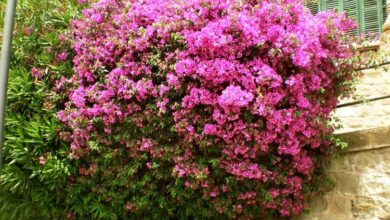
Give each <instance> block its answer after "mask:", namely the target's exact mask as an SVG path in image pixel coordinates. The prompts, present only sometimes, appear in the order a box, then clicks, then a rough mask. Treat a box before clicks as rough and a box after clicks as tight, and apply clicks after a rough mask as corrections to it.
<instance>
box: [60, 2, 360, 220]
mask: <svg viewBox="0 0 390 220" xmlns="http://www.w3.org/2000/svg"><path fill="white" fill-rule="evenodd" d="M81 2H82V1H81ZM83 15H84V18H83V19H82V20H76V21H73V23H72V33H73V36H72V40H73V49H74V51H75V56H74V58H73V63H74V66H75V73H74V75H73V76H72V77H71V78H69V79H65V78H63V79H62V81H61V82H59V83H58V85H59V86H58V87H57V89H58V93H62V94H66V97H67V99H66V100H65V102H64V108H63V110H62V111H60V112H59V113H58V117H59V119H60V120H61V121H62V122H63V123H64V124H65V125H66V126H67V127H68V130H69V132H68V133H67V132H64V133H63V135H64V138H66V139H67V140H68V141H69V142H70V143H71V152H72V156H73V157H74V158H76V159H80V158H83V157H85V156H86V155H89V154H90V153H91V152H92V151H93V150H94V148H93V145H92V144H91V142H93V143H94V144H96V143H98V145H99V146H101V147H107V148H114V149H122V148H123V149H126V150H127V151H128V157H132V158H135V159H137V158H141V157H142V158H145V157H143V156H142V155H144V156H145V155H146V158H147V159H146V161H145V164H144V166H145V167H146V168H147V169H146V171H145V172H156V171H155V170H154V169H157V170H159V169H165V170H166V169H168V170H169V175H171V177H172V178H175V179H177V180H180V181H176V182H175V183H174V184H181V183H183V187H184V188H185V190H192V191H194V192H195V195H199V197H198V198H199V199H207V200H208V201H209V202H210V203H211V204H213V205H214V207H215V210H216V212H218V213H219V214H223V213H225V212H229V211H230V210H233V212H234V215H235V216H236V217H237V216H246V217H249V218H250V217H251V216H252V217H253V215H252V214H251V212H252V211H253V210H262V211H264V212H274V213H278V214H279V215H281V216H291V215H296V214H299V213H301V211H302V210H303V208H304V202H305V200H304V195H305V194H304V188H305V186H308V185H310V184H311V182H312V175H313V171H314V170H315V169H316V167H317V159H318V157H320V156H321V155H323V154H325V153H326V152H327V151H328V150H329V149H330V148H331V141H330V134H331V133H332V127H331V126H330V125H329V123H328V120H329V117H330V114H331V112H332V110H334V108H335V107H336V104H337V100H338V97H339V96H340V95H342V94H343V93H344V92H345V91H347V90H348V88H349V86H348V85H349V84H348V82H349V81H350V80H351V79H352V77H351V76H350V75H349V72H350V71H351V69H352V68H353V64H352V63H351V62H348V61H349V60H350V59H351V58H353V57H354V55H355V54H354V51H353V50H352V45H351V44H352V43H351V42H350V41H348V36H347V33H348V30H349V29H350V28H353V27H354V26H355V24H354V23H353V22H352V21H351V20H349V19H347V18H346V17H345V16H344V15H337V14H335V13H333V12H321V13H319V14H318V15H316V16H314V15H312V14H310V12H309V10H308V9H306V8H305V7H304V6H303V3H302V2H301V1H299V0H280V1H272V0H263V1H258V0H185V1H184V0H146V1H135V0H130V1H119V0H100V1H98V2H97V3H94V4H92V5H91V7H89V8H88V9H85V10H84V11H83ZM65 58H66V54H61V55H60V57H59V59H65ZM130 125H132V126H133V125H134V127H135V129H132V128H129V127H131V126H130ZM165 131H167V133H168V131H169V133H170V135H171V134H172V133H173V134H174V135H173V136H174V138H169V139H168V137H167V138H165V139H164V135H165V133H164V132H165ZM118 137H119V138H118ZM162 161H165V162H166V165H164V166H162V165H161V164H162V163H163V162H162ZM167 164H168V165H167ZM162 167H163V168H162ZM148 170H149V171H148ZM84 173H85V172H84ZM230 180H234V181H235V183H237V184H238V185H237V186H233V185H231V184H230ZM174 184H173V185H174ZM171 186H172V185H169V186H167V187H171ZM253 207H256V208H255V209H254V208H253Z"/></svg>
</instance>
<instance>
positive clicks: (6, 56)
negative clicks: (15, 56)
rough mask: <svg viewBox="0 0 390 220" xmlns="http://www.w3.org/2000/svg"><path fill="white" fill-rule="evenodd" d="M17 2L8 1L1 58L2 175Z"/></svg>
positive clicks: (0, 129)
mask: <svg viewBox="0 0 390 220" xmlns="http://www.w3.org/2000/svg"><path fill="white" fill-rule="evenodd" d="M15 10H16V0H8V2H7V9H6V11H5V20H4V31H3V41H2V44H3V45H2V48H1V57H0V173H1V170H2V165H3V144H4V123H5V106H6V99H7V85H8V73H9V62H10V58H11V46H12V34H13V29H14V20H15Z"/></svg>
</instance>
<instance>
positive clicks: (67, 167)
mask: <svg viewBox="0 0 390 220" xmlns="http://www.w3.org/2000/svg"><path fill="white" fill-rule="evenodd" d="M5 3H6V1H5V0H1V1H0V8H2V9H3V8H5ZM79 9H81V7H80V5H79V4H78V3H77V2H76V1H59V0H58V1H57V0H20V1H18V2H17V16H16V24H15V32H14V33H15V34H14V40H13V53H12V59H11V71H10V77H9V85H8V106H7V112H6V116H7V117H6V126H5V127H6V131H5V140H6V142H5V146H4V167H3V170H2V172H1V179H0V219H1V220H3V219H5V220H9V219H55V218H59V219H64V218H66V210H67V208H68V205H67V203H66V202H64V201H65V200H67V193H66V186H67V179H68V177H69V175H71V173H75V171H76V169H75V167H76V166H75V165H74V163H73V161H72V160H71V158H70V157H69V156H68V149H69V147H68V144H67V143H66V142H64V141H61V140H60V138H59V137H58V131H59V130H60V129H61V125H60V124H59V122H58V120H57V117H56V112H57V111H58V108H57V106H56V102H55V100H52V97H54V96H53V95H54V94H55V93H54V92H53V91H52V90H51V88H52V87H53V85H54V83H55V81H56V80H57V78H58V77H59V76H60V75H64V74H63V73H71V71H72V64H71V62H62V61H61V62H59V60H58V59H57V58H56V57H57V56H58V54H60V53H62V50H63V48H62V47H63V46H65V45H62V46H60V41H59V37H58V36H59V35H60V34H65V33H66V31H67V29H68V26H69V21H70V20H71V19H74V18H75V16H76V15H77V14H79V11H80V10H79ZM4 11H5V10H1V12H2V14H3V12H4ZM1 18H3V17H1ZM1 22H3V19H1ZM0 25H1V27H3V23H1V24H0ZM33 67H36V68H33ZM38 69H39V72H40V73H41V75H42V77H41V78H40V80H38V79H35V78H33V77H32V76H31V72H32V70H34V72H35V71H37V70H38Z"/></svg>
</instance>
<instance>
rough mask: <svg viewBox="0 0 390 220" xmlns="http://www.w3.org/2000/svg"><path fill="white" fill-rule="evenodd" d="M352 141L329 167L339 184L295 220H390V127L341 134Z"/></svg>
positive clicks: (317, 198) (315, 200)
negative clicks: (305, 213)
mask: <svg viewBox="0 0 390 220" xmlns="http://www.w3.org/2000/svg"><path fill="white" fill-rule="evenodd" d="M340 136H341V137H342V138H343V137H344V139H345V140H346V141H348V142H350V146H349V149H348V150H347V151H345V152H342V153H341V154H340V156H339V157H338V158H337V159H335V160H334V161H333V162H332V164H331V165H330V166H329V168H328V171H327V175H328V176H329V177H331V178H332V179H333V180H334V181H335V182H336V185H335V186H334V188H333V189H331V190H330V191H329V192H327V193H326V194H325V195H323V196H312V197H311V198H309V204H308V208H309V209H310V210H311V212H310V213H309V214H308V215H302V216H300V217H298V218H295V219H296V220H349V219H351V220H352V219H353V220H385V219H386V220H390V162H389V161H390V126H389V127H384V128H376V129H368V130H364V131H355V132H351V133H346V134H342V135H340Z"/></svg>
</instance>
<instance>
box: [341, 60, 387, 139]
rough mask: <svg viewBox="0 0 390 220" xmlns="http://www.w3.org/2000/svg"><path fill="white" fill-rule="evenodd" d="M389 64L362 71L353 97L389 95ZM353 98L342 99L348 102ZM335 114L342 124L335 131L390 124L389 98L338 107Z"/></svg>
mask: <svg viewBox="0 0 390 220" xmlns="http://www.w3.org/2000/svg"><path fill="white" fill-rule="evenodd" d="M389 70H390V66H383V67H381V68H378V69H368V70H364V71H362V78H361V80H360V83H359V84H358V85H357V86H356V93H355V97H362V98H363V99H370V98H376V97H381V96H386V95H390V71H389ZM351 101H353V100H351V99H349V100H343V101H342V102H341V103H348V102H351ZM335 116H337V117H338V118H339V119H340V123H341V125H342V126H343V127H342V128H340V129H338V130H337V131H336V133H345V132H351V131H356V130H364V129H369V128H377V127H383V126H390V98H388V99H383V100H378V101H373V102H368V103H365V104H359V105H355V106H349V107H344V108H339V109H337V110H336V111H335Z"/></svg>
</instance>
